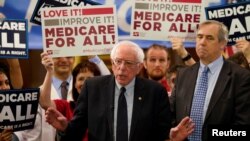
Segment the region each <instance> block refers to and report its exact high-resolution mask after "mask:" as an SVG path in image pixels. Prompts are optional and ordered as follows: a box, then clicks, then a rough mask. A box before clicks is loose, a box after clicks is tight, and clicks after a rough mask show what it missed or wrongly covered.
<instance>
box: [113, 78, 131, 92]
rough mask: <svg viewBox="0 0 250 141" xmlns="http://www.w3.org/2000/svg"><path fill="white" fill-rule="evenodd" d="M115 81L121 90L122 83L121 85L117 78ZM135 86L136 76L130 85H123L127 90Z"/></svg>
mask: <svg viewBox="0 0 250 141" xmlns="http://www.w3.org/2000/svg"><path fill="white" fill-rule="evenodd" d="M115 83H116V87H117V88H118V89H119V90H120V89H121V87H122V85H120V84H119V83H118V82H117V81H116V80H115ZM134 86H135V78H134V79H133V80H132V81H130V83H129V84H128V85H126V86H123V87H125V88H126V90H128V89H130V88H132V87H134Z"/></svg>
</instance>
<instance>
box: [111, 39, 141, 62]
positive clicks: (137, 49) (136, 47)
mask: <svg viewBox="0 0 250 141" xmlns="http://www.w3.org/2000/svg"><path fill="white" fill-rule="evenodd" d="M120 46H128V47H133V49H134V52H135V54H136V58H137V61H138V62H139V63H143V60H144V52H143V50H142V48H141V47H140V46H139V45H138V44H136V43H134V42H131V41H121V42H118V43H117V44H116V45H115V46H114V47H113V48H112V50H111V53H110V58H111V59H112V60H114V59H115V54H116V51H117V49H118V48H119V47H120Z"/></svg>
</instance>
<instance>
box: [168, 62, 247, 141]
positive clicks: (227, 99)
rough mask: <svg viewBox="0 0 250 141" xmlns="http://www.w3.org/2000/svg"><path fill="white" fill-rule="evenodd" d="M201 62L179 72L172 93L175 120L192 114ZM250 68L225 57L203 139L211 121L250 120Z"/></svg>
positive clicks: (235, 123) (210, 104)
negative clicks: (229, 60) (249, 69)
mask: <svg viewBox="0 0 250 141" xmlns="http://www.w3.org/2000/svg"><path fill="white" fill-rule="evenodd" d="M199 66H200V64H199V63H196V64H195V65H193V66H191V67H188V68H185V69H183V70H181V71H180V72H179V73H178V76H177V79H176V87H175V90H174V91H173V93H172V96H171V98H170V99H171V100H170V101H171V108H172V110H173V113H174V114H173V116H174V117H175V121H176V124H177V123H179V122H180V121H181V119H182V118H184V117H185V116H189V115H190V110H191V106H192V98H193V94H194V90H195V83H196V79H197V75H198V70H199ZM249 107H250V72H249V71H248V70H247V69H244V68H242V67H240V66H239V65H237V64H233V63H231V62H228V61H225V62H224V64H223V66H222V69H221V72H220V74H219V77H218V80H217V82H216V85H215V88H214V90H213V93H212V96H211V100H210V103H209V106H208V109H207V113H206V117H205V120H204V125H203V132H202V139H203V141H206V140H207V137H208V135H207V133H208V125H242V124H248V125H249V124H250V108H249Z"/></svg>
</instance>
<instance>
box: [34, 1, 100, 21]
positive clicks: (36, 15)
mask: <svg viewBox="0 0 250 141" xmlns="http://www.w3.org/2000/svg"><path fill="white" fill-rule="evenodd" d="M88 5H100V4H99V3H97V2H94V1H91V0H89V1H88V0H38V1H37V4H36V7H35V10H34V12H33V14H32V17H31V19H30V21H31V22H33V23H35V24H38V25H41V9H42V8H49V7H66V6H79V7H82V6H88Z"/></svg>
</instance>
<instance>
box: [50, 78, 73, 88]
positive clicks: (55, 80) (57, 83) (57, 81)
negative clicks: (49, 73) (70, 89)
mask: <svg viewBox="0 0 250 141" xmlns="http://www.w3.org/2000/svg"><path fill="white" fill-rule="evenodd" d="M71 79H72V75H70V76H69V77H68V78H67V80H66V81H67V82H68V84H70V81H71ZM62 82H63V81H62V80H61V79H58V78H56V77H55V76H53V77H52V83H53V85H54V87H55V88H57V89H59V88H60V86H61V84H62Z"/></svg>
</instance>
